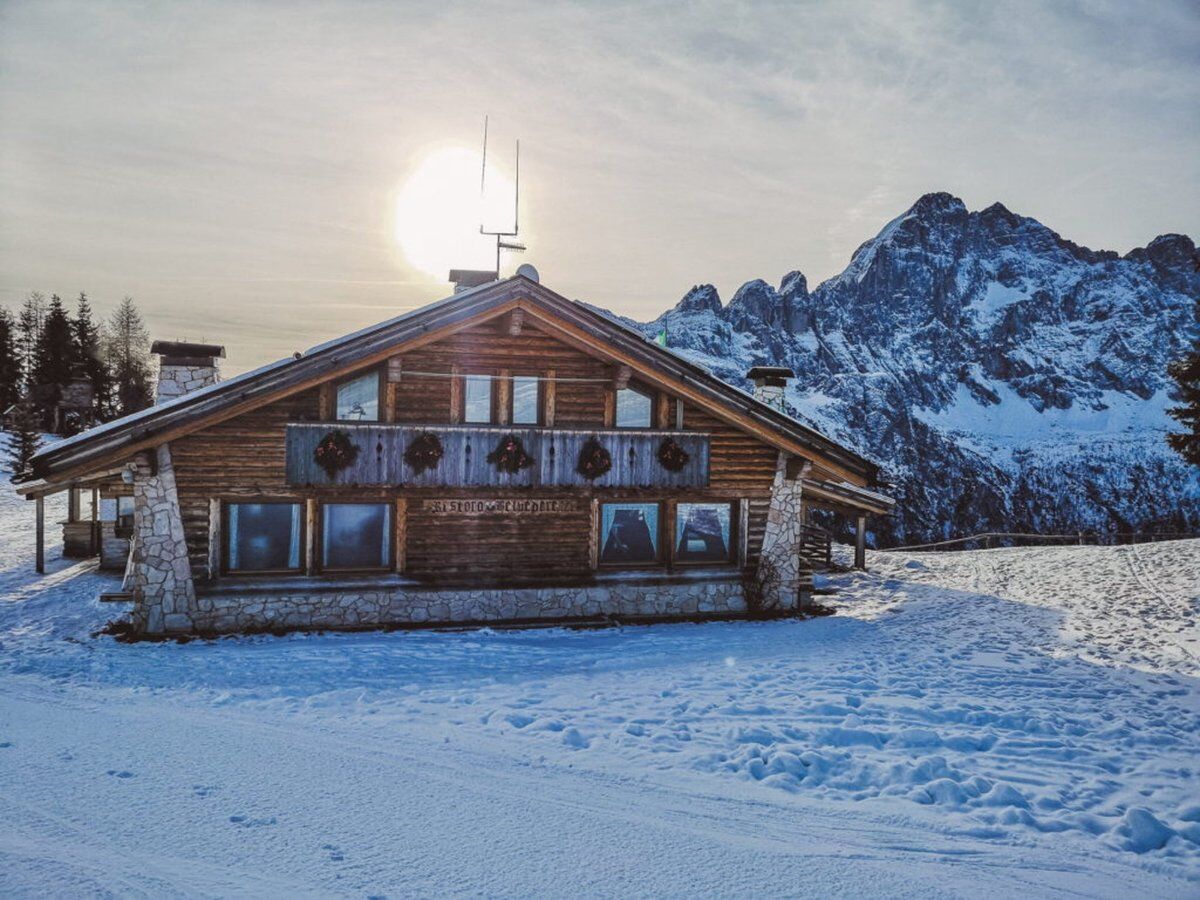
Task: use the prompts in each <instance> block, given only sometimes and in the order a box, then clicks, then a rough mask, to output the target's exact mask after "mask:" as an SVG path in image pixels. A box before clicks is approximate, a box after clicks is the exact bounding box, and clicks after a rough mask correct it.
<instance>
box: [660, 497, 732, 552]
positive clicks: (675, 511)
mask: <svg viewBox="0 0 1200 900" xmlns="http://www.w3.org/2000/svg"><path fill="white" fill-rule="evenodd" d="M681 504H686V505H689V506H725V507H728V509H729V540H728V542H727V543H728V546H727V547H726V551H727V555H726V557H725V558H724V559H721V560H717V559H680V557H679V553H678V550H679V546H678V544H679V542H678V540H677V539H676V534H677V533H678V531H679V507H680V505H681ZM739 509H740V507H739V504H738V502H737V501H735V500H723V499H720V498H713V499H707V498H701V497H698V498H687V497H685V498H682V499H677V500H672V501H671V565H672V566H673V567H674V566H681V567H684V568H688V569H691V568H703V567H705V566H708V567H724V566H734V565H737V561H738V550H739V547H740V541H741V534H740V533H739V532H738V525H739V515H738V513H739Z"/></svg>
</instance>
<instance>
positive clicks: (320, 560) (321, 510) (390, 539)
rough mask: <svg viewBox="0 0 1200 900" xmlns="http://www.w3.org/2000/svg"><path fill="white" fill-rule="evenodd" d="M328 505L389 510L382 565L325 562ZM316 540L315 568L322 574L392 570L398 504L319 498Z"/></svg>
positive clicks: (386, 516)
mask: <svg viewBox="0 0 1200 900" xmlns="http://www.w3.org/2000/svg"><path fill="white" fill-rule="evenodd" d="M327 506H382V507H384V509H385V510H386V511H387V512H386V514H385V518H386V525H385V529H386V535H385V536H386V538H387V559H386V560H385V561H384V564H383V565H382V566H329V565H327V564H326V563H325V507H327ZM316 526H317V527H316V530H317V533H316V535H315V537H316V540H315V541H314V542H313V553H314V554H315V555H316V557H317V558H316V559H315V560H314V564H315V565H314V570H315V571H316V572H318V573H320V574H336V575H347V574H354V573H356V572H358V573H363V572H371V573H375V574H378V573H381V572H390V571H392V569H393V567H394V566H395V564H396V504H395V502H394V501H388V500H341V499H339V500H319V501H317V518H316Z"/></svg>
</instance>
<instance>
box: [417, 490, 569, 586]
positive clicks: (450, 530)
mask: <svg viewBox="0 0 1200 900" xmlns="http://www.w3.org/2000/svg"><path fill="white" fill-rule="evenodd" d="M437 503H438V501H422V500H416V499H414V500H411V501H409V503H408V549H407V553H406V554H405V571H406V572H407V573H408V574H410V575H414V576H418V577H419V576H422V575H433V576H447V575H463V576H468V575H474V576H477V575H479V574H481V573H486V572H512V573H514V574H519V573H525V574H528V575H531V576H544V575H547V574H550V575H583V574H585V573H587V572H588V571H589V570H590V568H591V565H590V560H589V546H588V540H589V537H590V535H591V519H592V516H591V504H590V503H589V502H588V501H587V499H586V498H582V497H581V498H579V499H578V501H576V502H573V503H571V504H570V505H571V507H572V508H571V509H570V510H568V511H563V512H538V513H536V514H522V513H520V512H516V513H513V512H505V511H504V510H503V509H498V510H496V511H494V512H486V511H479V510H478V509H471V510H470V511H452V512H444V511H434V510H431V509H430V507H431V506H434V505H435V504H437Z"/></svg>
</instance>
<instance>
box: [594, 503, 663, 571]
mask: <svg viewBox="0 0 1200 900" xmlns="http://www.w3.org/2000/svg"><path fill="white" fill-rule="evenodd" d="M657 560H658V504H657V503H605V504H603V505H601V507H600V562H602V563H605V564H620V563H652V562H655V561H657Z"/></svg>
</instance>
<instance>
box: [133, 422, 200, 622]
mask: <svg viewBox="0 0 1200 900" xmlns="http://www.w3.org/2000/svg"><path fill="white" fill-rule="evenodd" d="M153 452H154V456H155V461H156V462H157V472H152V468H151V466H150V465H149V464H148V463H147V462H146V461H144V460H139V462H138V463H136V464H135V469H134V475H133V548H132V550H131V552H130V559H129V575H130V577H129V578H128V579H127V580H128V582H129V587H130V588H131V589H132V591H133V596H134V622H135V624H136V625H137V626H138V628H139V630H140V631H142V632H143V633H145V634H179V633H185V632H189V631H191V630H192V626H193V623H192V613H193V611H194V610H195V606H196V587H195V585H194V584H193V582H192V565H191V562H190V561H189V560H188V550H187V541H186V540H185V538H184V534H183V516H182V515H181V513H180V510H179V495H178V493H177V492H176V489H175V469H174V467H173V466H172V464H171V448H170V445H168V444H163V445H161V446H159V447H157V448H155V450H154V451H153Z"/></svg>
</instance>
